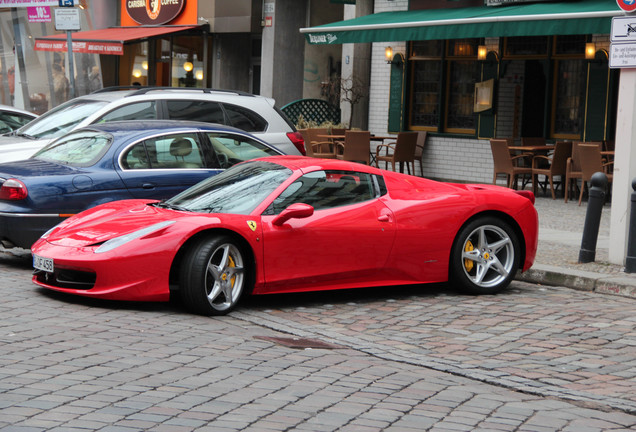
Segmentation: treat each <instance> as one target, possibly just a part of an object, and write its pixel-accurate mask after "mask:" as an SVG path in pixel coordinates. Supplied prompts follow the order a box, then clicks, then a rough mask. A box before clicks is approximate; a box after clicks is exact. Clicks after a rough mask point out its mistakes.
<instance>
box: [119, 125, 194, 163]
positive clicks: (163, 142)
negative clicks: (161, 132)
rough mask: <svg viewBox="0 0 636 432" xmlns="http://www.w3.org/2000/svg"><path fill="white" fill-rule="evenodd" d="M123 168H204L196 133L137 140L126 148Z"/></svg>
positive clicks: (122, 159)
mask: <svg viewBox="0 0 636 432" xmlns="http://www.w3.org/2000/svg"><path fill="white" fill-rule="evenodd" d="M121 161H122V168H124V169H178V168H205V162H204V161H205V159H204V157H203V149H202V148H201V145H200V143H199V141H198V139H197V134H196V133H192V134H172V135H167V136H160V137H155V138H151V139H147V140H145V141H142V142H139V143H137V144H135V145H134V146H132V147H131V148H129V149H128V150H126V152H125V153H124V154H123V156H122V158H121Z"/></svg>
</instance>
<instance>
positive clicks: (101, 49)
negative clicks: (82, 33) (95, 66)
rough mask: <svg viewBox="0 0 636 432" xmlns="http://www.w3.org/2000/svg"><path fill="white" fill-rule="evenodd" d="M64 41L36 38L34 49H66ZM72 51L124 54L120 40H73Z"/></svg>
mask: <svg viewBox="0 0 636 432" xmlns="http://www.w3.org/2000/svg"><path fill="white" fill-rule="evenodd" d="M67 46H68V45H67V44H66V41H60V40H46V39H36V40H35V46H34V47H33V49H35V50H36V51H67ZM72 46H73V52H76V53H82V54H111V55H112V54H114V55H123V54H124V44H122V43H120V42H73V45H72Z"/></svg>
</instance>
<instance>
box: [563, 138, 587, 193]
mask: <svg viewBox="0 0 636 432" xmlns="http://www.w3.org/2000/svg"><path fill="white" fill-rule="evenodd" d="M579 144H581V143H580V142H575V143H573V144H572V156H570V157H569V158H568V160H567V161H566V164H565V185H564V186H563V193H564V195H565V202H568V197H569V195H570V192H572V186H573V185H576V184H577V181H578V180H579V179H581V178H582V177H583V173H582V172H581V162H580V160H579Z"/></svg>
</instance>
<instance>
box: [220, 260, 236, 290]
mask: <svg viewBox="0 0 636 432" xmlns="http://www.w3.org/2000/svg"><path fill="white" fill-rule="evenodd" d="M228 260H229V263H228V267H236V264H235V263H234V259H233V258H232V257H231V256H229V257H228ZM221 279H223V280H224V281H226V280H227V273H223V275H222V276H221ZM234 282H236V275H234V276H232V279H230V284H231V285H232V288H234Z"/></svg>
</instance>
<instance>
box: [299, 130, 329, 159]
mask: <svg viewBox="0 0 636 432" xmlns="http://www.w3.org/2000/svg"><path fill="white" fill-rule="evenodd" d="M298 132H300V134H301V135H302V136H303V139H304V140H305V150H306V152H307V156H311V157H317V158H324V159H335V158H336V150H335V147H334V145H333V143H332V142H331V141H328V140H326V139H325V138H318V136H317V135H327V128H309V129H299V130H298Z"/></svg>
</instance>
